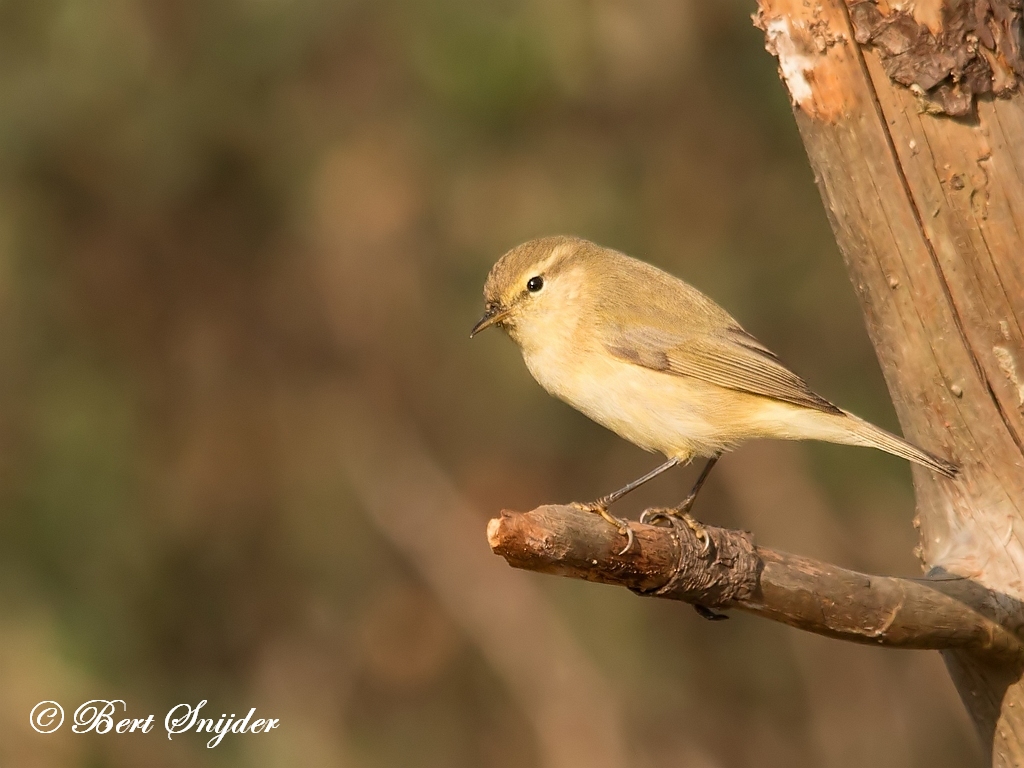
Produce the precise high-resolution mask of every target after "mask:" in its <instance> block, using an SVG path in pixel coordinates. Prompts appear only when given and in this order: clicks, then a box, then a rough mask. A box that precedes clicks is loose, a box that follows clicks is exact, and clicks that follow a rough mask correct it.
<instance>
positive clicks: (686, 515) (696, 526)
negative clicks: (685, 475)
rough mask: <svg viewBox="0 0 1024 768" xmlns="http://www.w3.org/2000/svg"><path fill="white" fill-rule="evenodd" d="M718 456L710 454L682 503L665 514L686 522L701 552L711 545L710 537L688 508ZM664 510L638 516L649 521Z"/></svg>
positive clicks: (641, 519)
mask: <svg viewBox="0 0 1024 768" xmlns="http://www.w3.org/2000/svg"><path fill="white" fill-rule="evenodd" d="M718 459H719V457H718V456H712V457H711V458H710V459H708V463H707V464H705V465H704V469H702V470H701V471H700V475H699V476H698V477H697V482H695V483H694V484H693V488H692V489H690V493H689V494H688V495H687V496H686V498H685V499H683V503H682V504H680V505H679V506H678V507H675V508H674V509H670V510H667V514H669V515H672V516H673V517H677V518H679V519H680V520H682V521H683V522H684V523H686V527H687V528H689V529H690V530H691V531H693V535H694V536H696V537H697V541H699V542H701V543H702V545H703V549H702V552H707V551H708V548H709V547H710V546H711V537H710V536H708V532H707V531H706V530H705V529H704V526H703V525H701V524H700V523H699V522H697V521H696V520H694V519H693V517H691V516H690V509H691V508H692V507H693V502H694V501H696V499H697V494H698V493H700V489H701V487H702V486H703V485H704V481H705V480H707V479H708V475H710V474H711V468H712V467H713V466H715V463H716V462H717V461H718ZM664 514H665V512H661V511H659V512H657V513H656V515H648V514H647V512H644V514H643V515H642V516H641V517H640V522H641V523H647V522H651V521H652V520H653V518H654V517H656V516H659V515H664Z"/></svg>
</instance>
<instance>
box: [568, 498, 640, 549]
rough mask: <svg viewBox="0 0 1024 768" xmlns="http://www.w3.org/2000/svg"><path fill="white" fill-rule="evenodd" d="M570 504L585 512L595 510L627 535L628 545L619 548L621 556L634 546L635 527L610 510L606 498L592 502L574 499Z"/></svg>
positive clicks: (594, 511)
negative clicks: (583, 502) (581, 501)
mask: <svg viewBox="0 0 1024 768" xmlns="http://www.w3.org/2000/svg"><path fill="white" fill-rule="evenodd" d="M570 506H572V507H575V508H576V509H579V510H582V511H584V512H593V513H595V514H598V515H600V516H601V517H603V518H604V519H605V520H607V521H608V522H609V523H611V524H612V525H614V526H615V527H616V528H618V529H619V533H621V534H622V535H623V536H625V537H626V546H624V547H623V548H622V549H621V550H619V552H618V554H619V555H620V556H622V555H624V554H626V553H627V552H629V550H631V549H632V548H633V544H635V543H636V534H635V533H633V528H632V527H631V526H630V524H629V521H628V520H623V519H622V518H621V517H616V516H615V515H613V514H611V513H610V512H609V511H608V506H607V504H606V503H605V501H604V499H598V500H597V501H595V502H592V503H591V504H581V503H579V502H578V501H574V502H573V503H572V504H571V505H570Z"/></svg>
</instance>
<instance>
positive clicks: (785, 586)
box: [487, 506, 1024, 662]
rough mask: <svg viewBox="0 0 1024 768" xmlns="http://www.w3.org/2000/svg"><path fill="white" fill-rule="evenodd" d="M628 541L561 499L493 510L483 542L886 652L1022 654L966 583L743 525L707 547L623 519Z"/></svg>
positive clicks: (978, 591)
mask: <svg viewBox="0 0 1024 768" xmlns="http://www.w3.org/2000/svg"><path fill="white" fill-rule="evenodd" d="M632 525H633V529H634V531H635V533H636V545H635V546H634V547H633V549H632V550H631V551H629V552H627V553H626V554H623V555H620V554H618V552H619V550H621V548H622V541H623V538H622V535H621V534H620V533H619V532H618V531H617V530H616V529H615V528H613V527H611V526H609V525H608V524H607V523H606V522H605V521H604V520H603V519H601V518H600V517H599V516H597V515H594V514H591V513H589V512H586V511H582V510H579V509H577V508H575V507H571V506H543V507H539V508H537V509H535V510H533V511H532V512H526V513H518V512H507V511H506V512H502V514H501V517H498V518H494V519H493V520H491V521H490V523H489V524H488V526H487V538H488V542H489V543H490V545H491V549H492V550H493V551H494V552H495V553H496V554H499V555H501V556H502V557H504V558H505V560H506V561H508V563H509V565H511V566H513V567H515V568H524V569H526V570H531V571H539V572H541V573H551V574H557V575H561V576H570V577H573V578H578V579H585V580H587V581H596V582H600V583H603V584H617V585H619V586H623V587H627V588H628V589H631V590H633V591H634V592H637V593H639V594H643V595H652V596H656V597H664V598H669V599H672V600H682V601H685V602H688V603H692V604H694V605H697V606H701V607H703V608H709V609H712V608H713V609H719V610H721V609H728V608H739V609H741V610H744V611H748V612H749V613H754V614H757V615H759V616H764V617H765V618H769V619H772V620H774V621H779V622H782V623H784V624H789V625H790V626H793V627H798V628H799V629H804V630H807V631H808V632H814V633H816V634H819V635H827V636H829V637H834V638H838V639H841V640H848V641H851V642H856V643H866V644H871V645H880V646H884V647H888V648H919V649H949V648H965V649H970V650H972V651H975V652H978V653H980V654H984V655H986V656H988V657H991V658H993V659H999V660H1001V661H1009V660H1012V661H1018V662H1020V661H1022V660H1024V646H1022V644H1021V641H1020V639H1018V638H1017V636H1015V635H1014V634H1013V633H1011V632H1010V631H1008V630H1007V629H1006V628H1005V627H1003V626H1002V625H1000V624H998V623H997V622H995V621H993V620H992V619H990V618H988V617H987V616H985V615H983V613H982V611H983V610H984V606H985V605H986V604H988V605H994V604H996V602H997V601H998V597H999V596H997V595H995V594H993V593H992V592H990V591H988V590H986V589H984V588H983V587H981V586H980V585H978V584H976V583H975V582H972V581H971V580H969V579H963V578H959V577H955V578H944V577H943V578H939V577H935V578H922V579H906V578H898V577H894V576H869V575H867V574H863V573H857V572H856V571H850V570H847V569H845V568H840V567H838V566H836V565H832V564H830V563H823V562H820V561H817V560H812V559H810V558H806V557H800V556H798V555H790V554H787V553H785V552H777V551H774V550H771V549H766V548H764V547H759V546H756V545H755V544H754V543H753V537H752V536H751V535H750V534H749V533H747V532H745V531H732V530H727V529H724V528H715V527H712V526H707V527H706V531H707V533H708V534H709V536H710V538H711V546H710V548H709V549H708V551H707V552H706V553H702V544H701V543H700V542H698V540H697V538H696V536H695V535H694V534H693V532H692V531H690V529H689V528H688V527H686V526H684V525H676V526H672V527H664V526H654V525H643V524H640V523H633V524H632Z"/></svg>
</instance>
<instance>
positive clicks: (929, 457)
mask: <svg viewBox="0 0 1024 768" xmlns="http://www.w3.org/2000/svg"><path fill="white" fill-rule="evenodd" d="M844 413H846V412H845V411H844ZM846 416H847V418H849V420H850V422H852V423H850V424H849V426H851V427H852V429H850V430H849V433H848V434H849V442H850V443H851V444H853V445H864V446H868V447H870V448H877V449H879V450H880V451H885V452H886V453H891V454H892V455H893V456H899V457H900V458H903V459H907V460H908V461H913V462H914V463H916V464H920V465H921V466H922V467H928V469H931V470H933V471H935V472H938V473H939V474H940V475H945V476H946V477H956V475H957V473H958V472H959V471H960V468H959V467H958V466H957V465H956V464H953V463H952V462H949V461H946V460H945V459H942V458H939V457H938V456H936V455H935V454H933V453H929V452H928V451H926V450H923V449H921V448H918V447H917V446H916V445H911V444H910V443H908V442H907V441H906V440H904V439H903V438H902V437H896V435H894V434H892V433H890V432H886V431H885V430H884V429H880V428H879V427H876V426H875V425H874V424H870V423H868V422H866V421H864V420H863V419H859V418H857V417H856V416H854V415H853V414H852V413H846Z"/></svg>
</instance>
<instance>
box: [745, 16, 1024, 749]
mask: <svg viewBox="0 0 1024 768" xmlns="http://www.w3.org/2000/svg"><path fill="white" fill-rule="evenodd" d="M759 5H760V9H759V13H758V14H757V16H756V17H755V22H756V23H757V25H758V26H759V27H761V28H762V29H763V30H764V31H765V34H766V40H767V47H768V49H769V51H771V52H772V53H773V54H775V55H776V56H778V58H779V69H780V74H781V76H782V79H783V81H784V82H785V84H786V86H787V88H788V90H789V93H790V97H791V100H792V102H793V106H794V114H795V116H796V121H797V125H798V126H799V129H800V133H801V136H802V138H803V141H804V144H805V146H806V149H807V154H808V156H809V158H810V161H811V166H812V168H813V170H814V175H815V179H816V180H817V183H818V186H819V188H820V190H821V194H822V198H823V199H824V202H825V207H826V209H827V211H828V215H829V218H830V220H831V223H832V227H833V229H834V231H835V235H836V239H837V241H838V243H839V247H840V249H841V251H842V253H843V256H844V259H845V261H846V265H847V267H848V269H849V271H850V276H851V279H852V280H853V284H854V287H855V289H856V291H857V295H858V296H859V297H860V300H861V304H862V306H863V308H864V313H865V316H866V319H867V325H868V330H869V332H870V335H871V339H872V341H873V343H874V345H875V349H876V350H877V352H878V356H879V359H880V360H881V364H882V370H883V372H884V374H885V377H886V381H887V383H888V386H889V390H890V392H891V394H892V397H893V401H894V403H895V406H896V412H897V414H898V416H899V419H900V422H901V424H902V427H903V431H904V434H905V435H906V436H907V438H908V439H910V440H911V441H912V442H914V443H916V444H918V445H921V446H923V447H925V448H927V449H929V450H931V451H933V452H935V453H938V454H940V455H943V456H947V457H949V458H952V459H953V460H954V461H956V462H957V463H959V464H960V465H961V466H962V468H963V469H962V472H961V475H960V476H959V478H958V479H957V480H956V481H953V482H950V481H948V480H944V479H942V478H940V477H938V476H937V475H934V474H932V473H929V472H928V471H927V470H922V469H920V468H917V467H915V469H914V482H915V487H916V490H917V518H916V521H915V522H916V524H919V527H920V534H921V547H920V556H921V558H922V560H923V562H924V564H925V566H926V567H927V568H929V569H931V570H932V571H936V572H937V571H945V572H949V573H953V574H958V575H961V576H964V577H967V578H970V579H973V580H975V581H977V582H979V583H980V584H982V585H984V586H985V587H987V588H989V589H990V590H991V591H992V592H993V593H994V594H995V597H994V598H993V599H992V600H991V603H992V604H991V605H990V606H988V608H989V609H990V615H992V616H993V617H994V618H995V619H996V620H997V621H998V622H999V623H1001V624H1002V625H1003V626H1005V627H1007V628H1008V629H1010V630H1011V631H1012V632H1014V633H1015V634H1018V635H1020V632H1021V627H1022V625H1024V607H1022V603H1021V599H1022V597H1024V584H1022V581H1021V579H1022V574H1024V540H1022V537H1024V518H1022V512H1024V455H1022V454H1024V449H1022V446H1024V334H1022V323H1024V94H1022V93H1021V92H1020V91H1019V90H1018V91H1016V92H1013V93H1009V91H1010V89H1011V86H1012V85H1013V84H1014V83H1015V81H1016V74H1015V72H1014V69H1016V70H1017V72H1020V73H1021V74H1024V69H1022V68H1021V65H1020V10H1019V4H1017V5H1016V6H1011V4H1010V3H1008V2H1005V0H1003V1H1002V2H1001V1H1000V0H963V1H962V2H959V3H956V4H955V7H954V9H953V10H950V9H948V8H945V7H943V8H941V9H938V10H941V12H937V6H938V4H937V3H923V2H919V3H917V6H919V7H920V8H922V9H923V10H922V11H921V12H920V18H918V19H915V18H914V17H913V16H911V15H910V14H907V13H902V12H897V11H890V10H889V8H888V6H886V5H885V4H884V3H882V4H880V5H876V4H875V3H874V2H871V1H869V2H863V1H857V0H849V2H848V3H844V2H843V1H842V0H821V2H815V3H806V2H804V0H760V2H759ZM925 6H928V8H925ZM993 9H994V10H993ZM927 11H932V14H931V17H930V18H928V17H926V16H925V13H926V12H927ZM979 19H980V21H978V20H979ZM957 25H959V26H957ZM858 40H859V41H861V42H860V43H858ZM965 52H966V53H965ZM915 56H916V58H914V57H915ZM971 57H973V58H971ZM965 61H967V63H966V64H965V63H964V62H965ZM936 62H938V63H936ZM950 62H952V65H951V67H950V66H948V65H949V64H950ZM986 66H987V69H985V67H986ZM944 72H945V75H944V74H943V73H944ZM979 72H980V74H979ZM890 76H892V77H893V78H895V79H896V80H897V81H899V82H903V83H909V86H910V87H909V88H908V87H905V86H904V85H900V84H898V83H894V82H893V81H892V80H891V79H890ZM940 76H942V77H940ZM986 78H987V80H986ZM986 91H989V92H991V91H996V92H1000V93H1006V94H1009V95H1008V97H1002V96H1001V97H993V95H992V94H991V93H986ZM978 94H981V95H978ZM942 112H946V113H952V114H958V115H962V116H960V117H950V116H948V114H941V113H942ZM944 656H945V659H946V664H947V666H948V668H949V671H950V674H951V675H952V677H953V681H954V682H955V684H956V686H957V688H958V690H959V691H960V695H961V697H962V698H963V700H964V703H965V705H966V706H967V708H968V710H969V711H970V713H971V716H972V717H973V719H974V721H975V723H976V724H977V726H978V729H979V731H980V732H981V734H982V738H983V739H984V744H985V748H986V749H987V750H991V757H992V764H993V765H997V766H1004V765H1006V766H1008V765H1024V685H1022V681H1021V673H1022V670H1021V667H1020V665H1019V664H1015V663H1007V664H1000V663H995V662H992V661H991V660H987V661H986V660H982V659H981V657H979V656H977V655H975V654H974V653H973V652H971V651H966V650H948V651H944Z"/></svg>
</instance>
